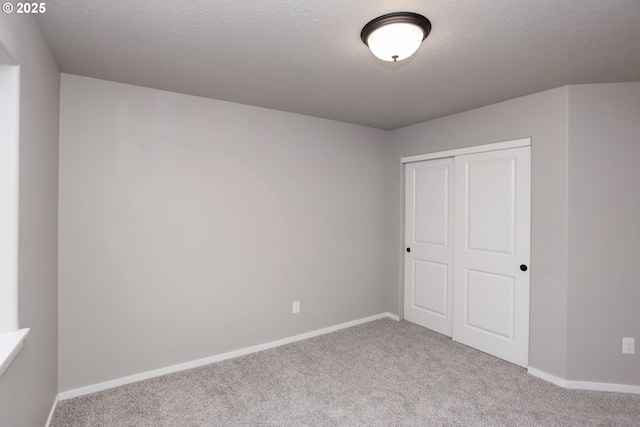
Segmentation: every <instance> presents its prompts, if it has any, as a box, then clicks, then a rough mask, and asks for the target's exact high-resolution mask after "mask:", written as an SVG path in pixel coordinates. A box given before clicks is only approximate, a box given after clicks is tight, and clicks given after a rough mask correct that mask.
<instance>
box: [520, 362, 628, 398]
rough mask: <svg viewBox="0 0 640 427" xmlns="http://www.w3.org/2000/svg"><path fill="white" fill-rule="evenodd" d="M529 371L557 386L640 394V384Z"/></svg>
mask: <svg viewBox="0 0 640 427" xmlns="http://www.w3.org/2000/svg"><path fill="white" fill-rule="evenodd" d="M528 372H529V374H531V375H533V376H534V377H538V378H540V379H543V380H545V381H549V382H550V383H553V384H555V385H557V386H560V387H563V388H568V389H572V390H591V391H613V392H616V393H632V394H640V386H637V385H628V384H609V383H595V382H590V381H573V380H565V379H562V378H558V377H556V376H553V375H551V374H548V373H546V372H544V371H540V370H538V369H535V368H529V369H528Z"/></svg>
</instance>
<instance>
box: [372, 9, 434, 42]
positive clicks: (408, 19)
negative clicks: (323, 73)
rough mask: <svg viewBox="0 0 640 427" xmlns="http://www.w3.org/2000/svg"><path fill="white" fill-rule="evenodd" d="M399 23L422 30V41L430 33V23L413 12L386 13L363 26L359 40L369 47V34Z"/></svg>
mask: <svg viewBox="0 0 640 427" xmlns="http://www.w3.org/2000/svg"><path fill="white" fill-rule="evenodd" d="M400 22H401V23H407V24H413V25H416V26H418V27H420V28H422V32H423V33H424V37H422V40H424V39H426V38H427V36H428V35H429V33H430V32H431V21H429V20H428V19H427V18H425V17H424V16H422V15H418V14H417V13H413V12H394V13H388V14H386V15H382V16H379V17H377V18H376V19H373V20H372V21H369V23H368V24H367V25H365V26H364V28H363V29H362V32H361V33H360V38H361V39H362V41H363V42H364V44H366V45H367V46H369V42H368V39H369V36H370V35H371V33H373V32H374V31H375V30H377V29H378V28H380V27H384V26H385V25H389V24H395V23H400Z"/></svg>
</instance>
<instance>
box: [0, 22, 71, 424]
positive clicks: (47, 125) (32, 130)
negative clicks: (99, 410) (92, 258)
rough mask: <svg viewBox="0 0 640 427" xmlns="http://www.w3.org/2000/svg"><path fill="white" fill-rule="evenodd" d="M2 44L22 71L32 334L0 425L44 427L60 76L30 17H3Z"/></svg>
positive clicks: (24, 268) (51, 331) (9, 376)
mask: <svg viewBox="0 0 640 427" xmlns="http://www.w3.org/2000/svg"><path fill="white" fill-rule="evenodd" d="M0 43H1V44H2V45H3V46H4V49H5V50H7V51H8V52H10V53H11V55H12V56H13V59H14V60H15V62H16V63H17V64H19V65H20V67H21V68H20V166H19V167H20V181H19V185H20V199H19V209H20V213H19V215H20V216H19V221H20V225H19V263H18V281H19V288H18V292H19V313H18V315H19V322H20V327H29V328H31V333H30V334H29V336H28V337H27V339H26V341H25V344H24V347H23V348H22V350H20V353H18V355H17V356H16V358H15V359H14V360H13V362H12V363H11V365H9V367H8V368H7V370H6V371H5V372H4V373H3V374H2V376H0V424H2V425H3V426H11V427H22V426H25V427H27V426H29V427H33V426H43V425H44V424H45V422H46V420H47V417H48V416H49V411H50V410H51V406H52V405H53V402H54V399H55V396H56V394H57V389H58V287H57V283H58V113H59V94H60V74H59V71H58V67H57V65H56V63H55V60H54V59H53V56H52V54H51V52H50V51H49V48H48V47H47V44H46V42H45V41H44V38H43V37H42V35H41V33H40V30H39V28H38V26H37V25H36V23H35V21H34V20H33V18H32V17H31V16H28V15H15V14H13V15H8V14H4V13H2V14H0Z"/></svg>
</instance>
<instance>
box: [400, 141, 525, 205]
mask: <svg viewBox="0 0 640 427" xmlns="http://www.w3.org/2000/svg"><path fill="white" fill-rule="evenodd" d="M529 146H531V138H522V139H514V140H512V141H504V142H494V143H492V144H483V145H474V146H473V147H465V148H456V149H453V150H446V151H436V152H435V153H428V154H419V155H416V156H408V157H401V158H400V163H402V164H404V163H412V162H421V161H423V160H431V159H441V158H443V157H455V156H461V155H463V154H474V153H484V152H486V151H496V150H506V149H507V148H518V147H529ZM403 209H404V207H403Z"/></svg>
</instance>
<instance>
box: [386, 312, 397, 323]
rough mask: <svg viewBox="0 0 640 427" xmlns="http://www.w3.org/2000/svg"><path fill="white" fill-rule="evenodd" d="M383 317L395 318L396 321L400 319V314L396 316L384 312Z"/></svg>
mask: <svg viewBox="0 0 640 427" xmlns="http://www.w3.org/2000/svg"><path fill="white" fill-rule="evenodd" d="M384 315H385V317H388V318H389V319H391V320H395V321H396V322H399V321H400V316H397V315H395V314H393V313H384Z"/></svg>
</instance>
